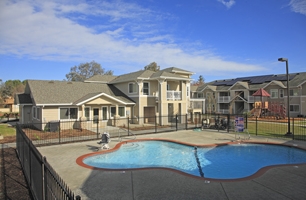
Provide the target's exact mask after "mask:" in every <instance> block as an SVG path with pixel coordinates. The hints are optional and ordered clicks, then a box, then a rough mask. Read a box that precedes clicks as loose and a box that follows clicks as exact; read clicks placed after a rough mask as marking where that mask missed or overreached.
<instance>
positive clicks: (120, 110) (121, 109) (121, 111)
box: [118, 107, 125, 117]
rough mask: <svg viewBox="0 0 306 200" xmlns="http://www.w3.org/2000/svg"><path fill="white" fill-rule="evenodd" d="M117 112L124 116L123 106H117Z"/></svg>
mask: <svg viewBox="0 0 306 200" xmlns="http://www.w3.org/2000/svg"><path fill="white" fill-rule="evenodd" d="M118 109H119V110H118V114H119V115H120V117H124V116H125V107H118Z"/></svg>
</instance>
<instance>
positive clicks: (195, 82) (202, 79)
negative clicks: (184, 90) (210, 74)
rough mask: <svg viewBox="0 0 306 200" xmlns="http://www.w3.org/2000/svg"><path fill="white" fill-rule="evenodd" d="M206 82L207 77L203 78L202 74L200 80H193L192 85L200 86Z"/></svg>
mask: <svg viewBox="0 0 306 200" xmlns="http://www.w3.org/2000/svg"><path fill="white" fill-rule="evenodd" d="M204 83H205V79H204V78H203V76H202V75H200V76H199V78H198V80H197V81H193V82H192V83H191V85H197V86H199V85H203V84H204Z"/></svg>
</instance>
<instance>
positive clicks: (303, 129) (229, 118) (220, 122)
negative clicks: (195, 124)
mask: <svg viewBox="0 0 306 200" xmlns="http://www.w3.org/2000/svg"><path fill="white" fill-rule="evenodd" d="M237 117H242V118H243V127H244V129H245V131H247V132H248V133H249V134H250V135H257V136H265V137H276V138H291V139H293V140H303V141H306V118H305V117H304V118H302V117H300V118H290V133H289V134H288V125H289V123H288V119H278V118H276V117H270V118H268V117H264V118H258V117H256V118H254V117H249V116H248V115H246V114H244V115H229V114H205V115H203V116H202V119H203V128H205V129H216V130H218V131H226V132H235V131H237V124H236V123H237Z"/></svg>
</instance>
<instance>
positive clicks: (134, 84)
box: [128, 82, 138, 94]
mask: <svg viewBox="0 0 306 200" xmlns="http://www.w3.org/2000/svg"><path fill="white" fill-rule="evenodd" d="M130 84H133V87H134V86H135V91H133V92H130ZM137 86H138V85H137V84H136V83H134V82H130V83H129V84H128V93H129V94H136V93H137Z"/></svg>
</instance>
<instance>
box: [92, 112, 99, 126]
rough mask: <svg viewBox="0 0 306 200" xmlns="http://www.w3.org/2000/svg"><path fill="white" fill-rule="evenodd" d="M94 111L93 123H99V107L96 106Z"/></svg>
mask: <svg viewBox="0 0 306 200" xmlns="http://www.w3.org/2000/svg"><path fill="white" fill-rule="evenodd" d="M92 111H93V112H92V114H93V116H92V119H93V123H94V124H98V123H99V108H94V109H93V110H92Z"/></svg>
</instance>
